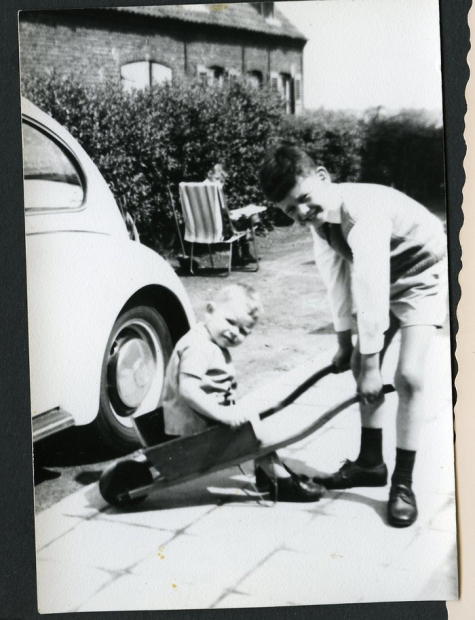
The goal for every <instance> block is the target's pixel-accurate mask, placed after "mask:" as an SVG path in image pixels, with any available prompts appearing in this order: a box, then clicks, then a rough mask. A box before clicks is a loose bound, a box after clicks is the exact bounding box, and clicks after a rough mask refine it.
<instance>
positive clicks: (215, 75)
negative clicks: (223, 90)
mask: <svg viewBox="0 0 475 620" xmlns="http://www.w3.org/2000/svg"><path fill="white" fill-rule="evenodd" d="M197 75H198V78H199V80H200V81H201V82H202V83H203V84H210V85H215V86H223V84H224V82H225V80H226V78H227V77H228V74H227V72H226V70H225V69H224V68H223V67H218V66H216V65H213V66H212V67H204V66H203V65H198V67H197ZM234 75H236V72H234Z"/></svg>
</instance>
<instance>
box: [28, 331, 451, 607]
mask: <svg viewBox="0 0 475 620" xmlns="http://www.w3.org/2000/svg"><path fill="white" fill-rule="evenodd" d="M328 355H329V353H326V354H324V355H323V356H322V357H321V358H319V359H317V360H313V361H312V362H310V363H308V364H305V365H303V366H302V367H299V368H296V369H292V370H291V371H289V372H287V373H285V374H284V375H283V376H282V377H281V379H280V380H278V381H274V382H272V383H271V384H270V385H266V386H263V387H260V388H259V390H257V391H256V392H255V393H253V394H252V395H248V396H247V397H246V398H247V402H248V403H249V406H250V407H251V406H252V407H255V408H256V410H258V409H259V408H261V407H262V404H263V403H266V404H269V401H271V399H272V402H275V401H276V400H279V399H280V398H282V397H283V396H285V394H286V393H288V392H289V391H291V390H292V389H293V388H294V387H295V386H297V385H299V384H300V383H301V381H302V380H304V379H305V378H306V377H308V376H309V375H310V374H312V372H314V371H315V370H316V369H317V368H320V367H322V366H323V365H325V364H327V363H328V362H329V358H328ZM431 356H432V357H431V360H432V362H433V363H432V362H431V364H429V371H428V377H429V379H428V380H429V381H430V389H429V390H428V396H427V402H426V406H425V412H424V426H423V433H422V437H421V447H420V450H419V451H418V455H417V463H416V469H415V473H414V488H415V490H416V495H417V498H418V505H419V510H420V516H419V519H418V520H417V521H416V523H415V524H414V525H413V526H412V527H409V528H405V529H396V528H391V527H389V526H388V525H387V520H386V502H387V497H388V492H389V488H388V487H384V488H373V489H371V488H369V489H368V488H360V489H349V490H346V491H330V492H327V494H326V495H325V497H324V498H323V499H322V500H320V501H319V502H315V503H311V504H290V503H278V504H276V505H275V506H273V507H271V506H270V504H269V502H263V501H262V499H261V498H259V496H258V495H257V494H256V492H255V489H254V488H253V464H252V463H251V462H248V463H244V464H243V466H242V470H240V469H238V468H237V467H233V468H229V469H227V470H224V471H220V472H217V473H215V474H212V475H210V476H207V477H204V478H202V479H199V480H196V481H193V482H189V483H186V484H182V485H178V486H176V487H174V488H173V489H169V490H167V491H165V492H161V493H157V492H156V493H153V492H152V493H151V495H150V496H149V498H148V499H147V500H146V501H145V502H144V503H143V504H141V505H139V506H133V507H129V508H124V509H120V510H119V509H117V508H114V507H111V506H108V505H107V504H106V503H105V502H104V500H103V499H102V498H101V497H100V494H99V492H98V486H97V484H94V485H91V486H89V487H87V488H86V489H84V490H83V491H81V492H79V493H76V494H74V495H73V496H70V497H68V498H66V499H65V500H63V501H62V502H59V503H58V504H56V505H55V506H53V507H52V508H49V509H48V510H46V511H44V512H43V513H40V514H39V515H38V517H37V547H38V593H39V607H40V610H41V611H42V612H43V613H49V612H52V611H55V612H67V611H106V610H108V611H119V610H147V609H157V610H158V609H194V608H202V609H207V608H225V607H260V606H278V605H283V606H292V605H310V604H325V603H344V602H363V601H364V602H370V601H374V602H376V601H397V600H432V599H440V600H447V599H452V598H455V597H456V596H457V577H456V563H457V554H456V529H455V522H456V521H455V496H454V468H453V432H452V410H451V384H450V380H447V377H446V375H445V374H444V373H445V370H444V368H445V369H446V365H447V363H450V358H449V348H448V341H447V339H446V338H437V339H435V344H434V348H433V350H432V352H431ZM396 359H397V342H396V343H395V346H394V347H392V349H391V350H390V351H389V352H388V357H387V360H386V367H385V373H386V376H387V377H388V380H389V381H390V380H391V376H390V372H394V367H395V360H396ZM434 360H436V361H434ZM441 367H442V371H441ZM449 368H450V366H449ZM388 369H389V370H388ZM391 369H392V370H391ZM449 379H450V377H449ZM353 391H354V382H353V379H352V377H351V376H350V373H346V374H344V375H334V376H330V377H327V378H326V379H325V380H323V381H322V384H319V385H318V386H316V387H314V388H311V389H310V390H309V391H308V392H307V393H306V394H305V396H303V397H302V398H301V399H299V401H298V402H297V403H295V404H294V405H292V406H291V407H289V408H288V409H287V410H286V411H285V414H284V412H283V414H282V415H281V414H278V416H276V418H275V420H274V423H275V426H276V428H277V429H278V430H279V428H280V431H279V432H287V430H288V426H289V422H292V428H294V425H295V427H300V428H303V427H305V425H306V424H308V423H309V422H310V421H312V420H313V419H315V417H316V416H318V415H321V413H322V412H323V411H326V410H327V408H328V407H329V406H332V405H334V404H335V403H336V402H338V401H341V400H343V399H344V398H346V397H347V396H348V395H351V394H353ZM396 408H397V399H396V397H395V395H389V396H388V397H387V400H386V421H385V427H384V454H385V459H386V462H387V465H388V468H389V470H390V472H391V471H392V468H393V466H394V453H395V444H396V437H395V415H396ZM359 437H360V422H359V412H358V408H357V406H353V407H350V408H349V409H348V410H346V411H344V412H342V413H341V414H339V415H338V416H337V417H336V418H334V420H332V421H331V422H330V423H328V424H327V426H325V427H324V428H322V429H321V430H320V431H319V432H318V433H316V434H314V435H312V436H310V437H308V438H306V439H304V440H302V441H300V442H298V443H296V444H293V445H292V446H289V447H288V448H287V449H286V450H285V451H283V452H282V456H283V457H284V458H285V461H286V463H287V464H288V465H289V466H290V467H291V468H292V469H294V470H295V471H297V472H298V473H300V474H302V475H307V476H309V477H311V476H312V475H315V473H319V472H321V471H326V472H330V471H334V470H335V469H338V468H339V467H340V465H341V462H342V461H343V460H344V459H345V458H351V459H352V458H355V457H356V455H357V452H358V448H359Z"/></svg>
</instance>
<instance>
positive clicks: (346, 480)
mask: <svg viewBox="0 0 475 620" xmlns="http://www.w3.org/2000/svg"><path fill="white" fill-rule="evenodd" d="M398 329H399V321H398V319H397V318H396V317H395V316H394V315H393V314H391V315H390V324H389V328H388V330H387V331H386V333H385V337H384V347H383V350H382V351H381V354H380V364H381V365H382V363H383V360H384V356H385V354H386V351H387V349H388V347H389V345H390V344H391V342H392V340H393V338H394V335H395V334H396V332H397V330H398ZM360 362H361V357H360V351H359V345H358V343H357V344H356V346H355V350H354V352H353V355H352V358H351V369H352V371H353V375H354V377H355V379H357V378H358V377H359V374H360ZM360 416H361V443H360V452H359V455H358V458H357V459H356V461H346V463H345V464H344V465H343V467H342V468H341V469H340V470H339V471H337V472H335V473H333V474H329V475H320V476H315V477H314V478H313V480H314V482H317V483H320V484H323V485H324V486H326V487H327V488H328V489H349V488H352V487H358V486H370V487H373V486H385V485H386V483H387V477H388V471H387V468H386V465H385V464H384V460H383V452H382V442H383V431H382V429H383V422H384V417H385V404H384V401H382V402H380V403H379V404H376V405H375V404H370V405H369V404H368V405H363V404H361V405H360Z"/></svg>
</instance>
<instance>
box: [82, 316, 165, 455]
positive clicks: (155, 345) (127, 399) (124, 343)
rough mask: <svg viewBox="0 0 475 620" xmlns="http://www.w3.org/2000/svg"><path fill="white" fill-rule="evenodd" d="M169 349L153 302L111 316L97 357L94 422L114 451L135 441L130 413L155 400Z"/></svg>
mask: <svg viewBox="0 0 475 620" xmlns="http://www.w3.org/2000/svg"><path fill="white" fill-rule="evenodd" d="M172 350H173V344H172V339H171V336H170V331H169V329H168V327H167V324H166V323H165V321H164V319H163V317H162V316H161V315H160V313H159V312H158V311H157V310H155V308H152V307H150V306H134V307H132V308H130V309H128V310H126V311H125V312H123V313H122V314H121V315H120V316H119V317H118V318H117V320H116V322H115V324H114V326H113V328H112V331H111V334H110V336H109V340H108V342H107V346H106V350H105V353H104V358H103V362H102V369H101V391H100V407H99V413H98V415H97V418H96V420H95V421H94V426H95V428H96V430H97V431H98V433H99V435H100V438H101V440H102V442H103V443H105V444H106V445H108V446H109V447H112V448H113V449H114V450H116V451H117V452H119V453H120V454H127V453H130V452H132V451H133V450H135V449H136V448H137V447H139V445H140V442H139V439H138V436H137V433H136V430H135V426H134V424H133V423H132V420H131V416H134V417H135V416H139V415H141V414H144V413H148V412H150V411H154V410H155V409H156V408H157V407H158V406H159V403H160V398H161V394H162V389H163V383H164V377H165V369H166V366H167V364H168V361H169V359H170V356H171V353H172Z"/></svg>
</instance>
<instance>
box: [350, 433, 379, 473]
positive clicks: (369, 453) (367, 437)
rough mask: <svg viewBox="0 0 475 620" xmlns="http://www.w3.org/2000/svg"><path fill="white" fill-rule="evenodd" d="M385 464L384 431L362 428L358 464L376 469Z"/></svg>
mask: <svg viewBox="0 0 475 620" xmlns="http://www.w3.org/2000/svg"><path fill="white" fill-rule="evenodd" d="M382 463H383V429H381V428H366V427H364V426H362V427H361V447H360V453H359V456H358V458H357V459H356V464H357V465H358V466H359V467H376V466H377V465H381V464H382Z"/></svg>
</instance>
